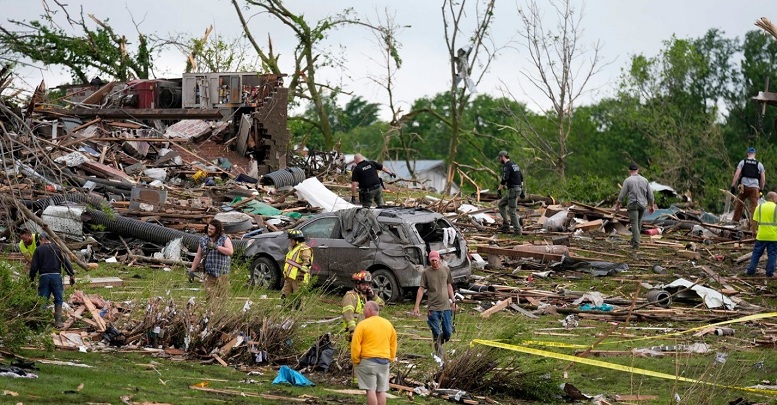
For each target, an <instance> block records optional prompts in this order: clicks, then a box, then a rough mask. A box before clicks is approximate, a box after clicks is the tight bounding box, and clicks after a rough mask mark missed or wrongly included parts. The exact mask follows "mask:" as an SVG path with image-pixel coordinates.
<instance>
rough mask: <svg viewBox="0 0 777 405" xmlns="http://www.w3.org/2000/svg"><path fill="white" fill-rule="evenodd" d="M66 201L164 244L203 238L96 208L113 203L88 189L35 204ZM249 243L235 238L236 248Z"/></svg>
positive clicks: (122, 231)
mask: <svg viewBox="0 0 777 405" xmlns="http://www.w3.org/2000/svg"><path fill="white" fill-rule="evenodd" d="M66 201H72V202H77V203H81V204H88V205H89V206H88V207H87V208H86V212H88V213H89V215H91V217H92V222H93V223H96V224H99V225H104V226H105V227H106V228H107V229H108V230H109V231H111V232H114V233H116V234H117V235H121V236H128V237H133V238H138V239H141V240H144V241H147V242H153V243H158V244H161V245H164V244H167V243H168V242H170V241H171V240H173V239H176V238H183V244H184V246H186V248H187V249H189V250H192V251H196V250H197V242H198V241H199V239H200V236H202V235H198V234H191V233H187V232H183V231H179V230H177V229H170V228H166V227H164V226H161V225H157V224H152V223H148V222H144V221H139V220H137V219H133V218H127V217H123V216H121V215H118V214H116V213H114V212H112V211H110V213H109V214H106V213H105V212H104V211H101V210H99V209H94V208H92V207H110V205H109V204H108V202H107V201H106V200H105V199H103V198H100V197H96V196H92V195H89V194H84V193H62V194H59V195H55V196H52V197H51V198H45V199H41V200H37V201H35V202H33V203H32V207H33V208H34V209H35V210H36V211H37V210H41V209H44V208H46V207H48V206H50V205H58V204H62V203H64V202H66ZM246 244H247V241H240V240H235V241H232V245H233V246H234V248H235V249H236V250H243V249H245V245H246Z"/></svg>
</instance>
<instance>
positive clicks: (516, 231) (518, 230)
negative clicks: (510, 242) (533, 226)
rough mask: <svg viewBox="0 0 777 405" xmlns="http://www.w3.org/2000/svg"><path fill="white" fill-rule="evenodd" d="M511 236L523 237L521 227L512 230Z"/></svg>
mask: <svg viewBox="0 0 777 405" xmlns="http://www.w3.org/2000/svg"><path fill="white" fill-rule="evenodd" d="M514 229H515V230H514V231H513V236H523V229H521V227H517V228H514Z"/></svg>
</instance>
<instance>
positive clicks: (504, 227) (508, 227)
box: [499, 224, 510, 233]
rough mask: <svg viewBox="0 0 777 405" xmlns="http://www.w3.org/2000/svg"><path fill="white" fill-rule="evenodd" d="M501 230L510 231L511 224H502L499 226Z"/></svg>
mask: <svg viewBox="0 0 777 405" xmlns="http://www.w3.org/2000/svg"><path fill="white" fill-rule="evenodd" d="M499 232H503V233H508V232H510V225H507V224H502V226H500V227H499Z"/></svg>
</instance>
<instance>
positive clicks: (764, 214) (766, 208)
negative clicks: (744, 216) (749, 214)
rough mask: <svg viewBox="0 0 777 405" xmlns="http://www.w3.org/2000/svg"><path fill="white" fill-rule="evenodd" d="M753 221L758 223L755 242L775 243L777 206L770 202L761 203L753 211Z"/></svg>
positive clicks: (776, 235)
mask: <svg viewBox="0 0 777 405" xmlns="http://www.w3.org/2000/svg"><path fill="white" fill-rule="evenodd" d="M753 221H755V222H758V234H757V235H756V237H755V239H756V240H760V241H765V242H777V205H775V204H774V203H773V202H771V201H766V202H765V203H762V204H761V205H759V206H758V208H756V209H755V212H754V213H753Z"/></svg>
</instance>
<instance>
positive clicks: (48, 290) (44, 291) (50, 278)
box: [38, 273, 65, 305]
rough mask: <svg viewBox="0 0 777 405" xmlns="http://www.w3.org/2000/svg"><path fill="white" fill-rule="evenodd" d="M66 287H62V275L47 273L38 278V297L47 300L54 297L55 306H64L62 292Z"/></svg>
mask: <svg viewBox="0 0 777 405" xmlns="http://www.w3.org/2000/svg"><path fill="white" fill-rule="evenodd" d="M64 289H65V287H64V286H63V285H62V275H60V274H59V273H46V274H41V275H40V277H38V296H39V297H44V298H46V301H48V299H49V296H51V295H52V294H53V295H54V305H62V291H63V290H64Z"/></svg>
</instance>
